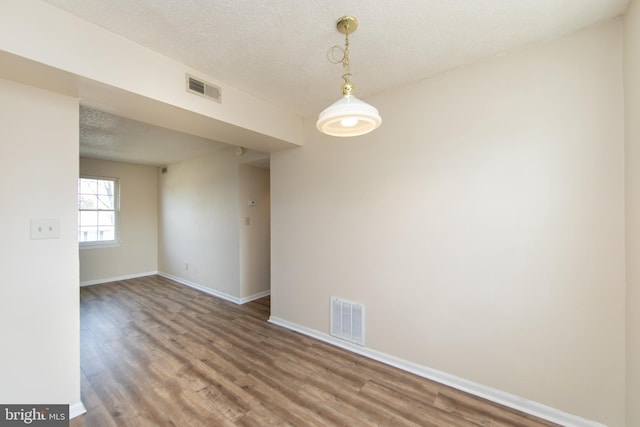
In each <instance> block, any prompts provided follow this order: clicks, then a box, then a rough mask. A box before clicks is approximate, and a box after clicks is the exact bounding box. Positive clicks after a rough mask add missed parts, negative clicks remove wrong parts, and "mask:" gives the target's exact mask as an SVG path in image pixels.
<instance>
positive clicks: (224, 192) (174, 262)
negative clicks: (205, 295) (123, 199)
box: [158, 147, 265, 298]
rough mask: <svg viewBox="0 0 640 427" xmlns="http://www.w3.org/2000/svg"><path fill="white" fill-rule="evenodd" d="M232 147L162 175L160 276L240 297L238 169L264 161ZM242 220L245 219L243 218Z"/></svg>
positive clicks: (192, 160) (172, 166)
mask: <svg viewBox="0 0 640 427" xmlns="http://www.w3.org/2000/svg"><path fill="white" fill-rule="evenodd" d="M264 157H265V155H264V154H260V153H256V152H253V151H249V152H247V153H246V154H245V155H243V156H241V157H239V156H236V154H235V152H234V148H233V147H229V148H227V149H222V150H217V151H214V152H212V153H209V154H207V155H203V156H199V157H197V158H194V159H190V160H185V161H183V162H179V163H175V164H171V165H169V167H168V172H167V174H165V175H161V176H160V183H159V189H160V195H159V204H160V208H159V220H160V227H159V242H160V243H159V254H158V264H159V270H160V271H161V272H162V273H166V274H169V275H171V276H174V277H176V278H179V279H182V280H185V281H188V282H190V283H192V284H195V285H197V286H200V287H203V288H205V289H209V290H212V291H216V292H220V293H222V294H224V295H227V296H231V297H234V298H241V297H243V296H245V295H242V292H241V286H240V273H241V270H240V266H241V264H240V234H239V233H240V231H239V230H240V221H241V216H240V215H241V214H240V210H239V188H240V187H239V165H240V164H242V163H245V162H247V161H252V160H257V159H259V158H264ZM242 220H243V218H242Z"/></svg>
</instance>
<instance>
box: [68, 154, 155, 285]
mask: <svg viewBox="0 0 640 427" xmlns="http://www.w3.org/2000/svg"><path fill="white" fill-rule="evenodd" d="M80 174H81V175H88V176H98V177H100V176H103V177H110V178H118V179H119V182H120V218H119V224H120V245H119V246H117V247H102V248H101V247H89V248H82V249H80V283H81V284H82V283H87V282H89V283H91V282H94V281H101V280H104V279H110V278H116V277H123V276H124V277H126V276H136V275H144V274H148V273H153V272H156V271H157V270H158V168H156V167H152V166H144V165H134V164H131V163H122V162H112V161H107V160H97V159H88V158H80Z"/></svg>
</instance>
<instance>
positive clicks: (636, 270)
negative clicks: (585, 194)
mask: <svg viewBox="0 0 640 427" xmlns="http://www.w3.org/2000/svg"><path fill="white" fill-rule="evenodd" d="M624 45H625V51H624V57H625V61H624V65H625V69H624V74H625V81H624V84H625V136H626V153H625V154H626V172H627V173H626V202H627V212H626V213H627V425H628V426H637V425H640V262H639V260H640V4H639V3H638V1H637V0H635V1H633V2H632V3H631V5H630V7H629V9H628V11H627V15H626V16H625V34H624Z"/></svg>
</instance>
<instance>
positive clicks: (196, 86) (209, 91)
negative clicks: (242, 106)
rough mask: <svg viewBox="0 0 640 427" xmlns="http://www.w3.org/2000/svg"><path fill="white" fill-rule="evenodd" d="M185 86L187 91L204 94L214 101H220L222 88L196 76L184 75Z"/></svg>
mask: <svg viewBox="0 0 640 427" xmlns="http://www.w3.org/2000/svg"><path fill="white" fill-rule="evenodd" d="M186 87H187V92H191V93H195V94H196V95H200V96H204V97H205V98H209V99H212V100H214V101H216V102H222V89H220V87H218V86H216V85H212V84H211V83H207V82H205V81H203V80H200V79H198V78H196V77H193V76H190V75H189V74H187V75H186Z"/></svg>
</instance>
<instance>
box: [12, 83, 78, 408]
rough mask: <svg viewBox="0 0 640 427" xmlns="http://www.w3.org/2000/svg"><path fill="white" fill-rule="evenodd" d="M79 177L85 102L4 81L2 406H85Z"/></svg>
mask: <svg viewBox="0 0 640 427" xmlns="http://www.w3.org/2000/svg"><path fill="white" fill-rule="evenodd" d="M77 180H78V100H77V99H73V98H68V97H64V96H60V95H55V94H53V93H50V92H45V91H41V90H38V89H34V88H30V87H27V86H22V85H18V84H15V83H13V82H9V81H6V80H0V199H1V200H2V210H1V213H0V216H1V217H2V221H3V227H2V229H3V234H2V244H1V245H0V260H1V261H0V263H1V266H2V268H0V337H1V339H2V351H1V352H0V378H2V380H1V381H0V402H2V403H6V404H10V403H14V404H36V403H41V404H42V403H64V404H67V403H68V404H78V403H79V402H80V344H79V335H80V326H79V303H78V298H79V297H78V234H77V233H78V232H77V227H78V225H77V204H78V196H77V188H78V184H77V182H78V181H77ZM34 218H51V219H57V220H59V233H60V234H59V236H60V237H59V238H57V239H50V240H31V239H30V229H29V227H30V220H31V219H34Z"/></svg>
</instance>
